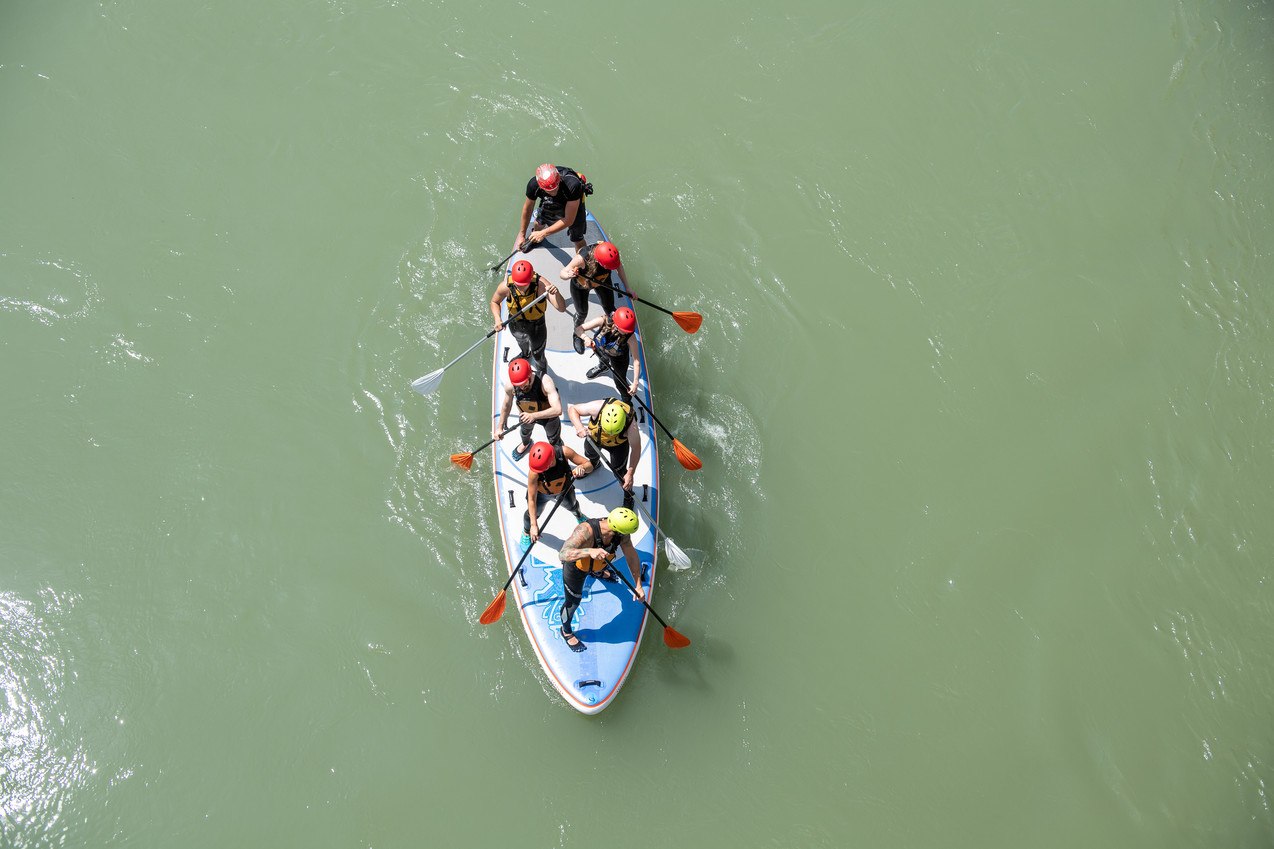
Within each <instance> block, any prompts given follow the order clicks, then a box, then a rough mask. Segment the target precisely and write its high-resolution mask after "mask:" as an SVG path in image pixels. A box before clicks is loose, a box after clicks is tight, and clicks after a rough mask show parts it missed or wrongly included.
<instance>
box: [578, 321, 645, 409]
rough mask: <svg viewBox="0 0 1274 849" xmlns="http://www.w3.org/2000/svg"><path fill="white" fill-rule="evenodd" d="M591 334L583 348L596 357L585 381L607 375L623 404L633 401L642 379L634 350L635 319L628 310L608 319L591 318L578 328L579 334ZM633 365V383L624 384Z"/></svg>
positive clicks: (635, 349)
mask: <svg viewBox="0 0 1274 849" xmlns="http://www.w3.org/2000/svg"><path fill="white" fill-rule="evenodd" d="M589 330H591V331H593V335H592V337H591V338H589V339H586V340H584V344H585V345H587V346H588V347H590V348H592V349H593V353H595V354H597V360H598V362H597V365H595V366H593V367H592V368H591V369H589V370H588V375H587V376H588V379H589V380H592V379H593V378H595V377H597V376H598V375H602V374H604V375H606V376H607V377H609V378H611V379H612V380H614V381H615V389H616V390H618V391H619V394H620V397H622V398H623V399H624V401H630V400H632V395H633V394H634V393H636V392H637V381H638V379H639V378H640V377H641V354H640V349H639V348H638V347H637V337H636V336H634V335H633V334H634V333H635V332H636V330H637V316H635V315H633V311H632V310H630V309H629V308H628V307H620V308H619V309H617V310H615V311H614V312H613V313H611V314H610V315H607V316H600V315H599V316H598V317H597V318H591V319H589V320H588V321H586V322H584V323H583V324H581V325H580V326H579V331H580V332H586V331H589ZM630 360H631V362H632V365H633V382H632V383H626V382H625V380H626V379H627V375H628V364H629V361H630Z"/></svg>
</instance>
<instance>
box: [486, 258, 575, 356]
mask: <svg viewBox="0 0 1274 849" xmlns="http://www.w3.org/2000/svg"><path fill="white" fill-rule="evenodd" d="M545 292H547V293H548V299H547V301H540V302H539V303H538V304H536V305H535V306H533V307H531V308H530V309H528V310H527V311H526V312H524V313H522V314H521V315H520V316H518V317H517V318H513V319H512V321H510V322H509V332H510V333H512V334H513V338H514V339H516V340H518V348H519V349H520V353H519V356H520V357H522V358H523V359H528V360H530V361H531V362H533V363H535V370H536V371H538V372H539V373H540V374H544V372H546V371H548V367H549V364H548V360H546V359H545V358H544V346H545V344H547V342H548V338H549V330H548V326H547V325H546V324H545V323H544V313H545V312H546V311H547V309H548V304H552V305H553V308H554V309H555V310H557V311H558V312H566V301H565V300H563V299H562V293H561V292H559V291H558V290H557V287H556V286H554V285H553V284H552V283H550V282H549V281H548V280H546V279H545V278H543V277H541V276H540V275H538V274H536V273H535V268H534V267H532V265H531V263H530V262H528V261H527V260H525V259H520V260H518V261H517V262H515V263H513V268H512V269H510V270H509V276H508V279H506V280H505V281H504V282H502V283H501V284H500V285H499V286H496V287H495V293H494V294H493V295H492V296H491V315H492V317H494V318H495V329H496V330H501V329H503V328H504V321H503V320H501V318H500V302H501V301H504V302H505V306H506V307H507V308H508V314H509V316H510V317H511V318H512V316H514V315H515V314H516V313H517V311H518V310H520V309H522V308H523V307H525V306H526V305H528V304H530V303H531V302H532V301H534V300H535V299H536V298H538V297H539V296H540V295H543V294H544V293H545Z"/></svg>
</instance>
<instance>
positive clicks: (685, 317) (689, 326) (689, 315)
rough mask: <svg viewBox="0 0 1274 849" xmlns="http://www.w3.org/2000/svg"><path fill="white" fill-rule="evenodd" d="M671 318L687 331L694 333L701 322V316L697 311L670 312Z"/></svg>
mask: <svg viewBox="0 0 1274 849" xmlns="http://www.w3.org/2000/svg"><path fill="white" fill-rule="evenodd" d="M672 318H673V321H675V322H677V323H678V324H680V325H681V329H682V330H684V331H686V332H687V333H694V332H695V331H696V330H698V329H699V325H701V324H703V316H701V315H699V313H697V312H675V313H673V314H672Z"/></svg>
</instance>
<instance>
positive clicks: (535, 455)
mask: <svg viewBox="0 0 1274 849" xmlns="http://www.w3.org/2000/svg"><path fill="white" fill-rule="evenodd" d="M529 456H530V458H531V459H530V460H529V461H528V462H529V463H530V464H531V471H533V472H535V473H536V474H537V475H542V474H544V473H545V472H547V471H548V470H549V469H551V468H553V446H552V445H549V444H548V443H547V442H537V443H535V444H534V445H532V446H531V453H530V455H529Z"/></svg>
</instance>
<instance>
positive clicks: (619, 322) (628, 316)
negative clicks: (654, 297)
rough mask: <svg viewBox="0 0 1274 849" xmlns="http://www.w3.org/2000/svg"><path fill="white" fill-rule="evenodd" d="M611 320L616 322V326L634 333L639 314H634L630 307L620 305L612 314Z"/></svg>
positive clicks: (626, 331)
mask: <svg viewBox="0 0 1274 849" xmlns="http://www.w3.org/2000/svg"><path fill="white" fill-rule="evenodd" d="M610 320H611V321H613V322H615V326H616V327H618V328H619V329H620V330H622V331H624V332H625V333H632V332H633V331H634V330H636V329H637V316H635V315H633V311H632V310H630V309H629V308H628V307H620V308H619V309H617V310H615V311H614V312H613V313H611V314H610Z"/></svg>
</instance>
